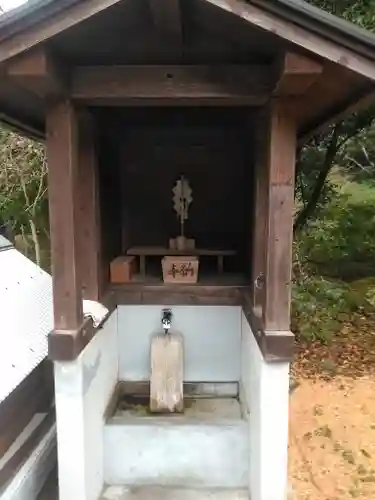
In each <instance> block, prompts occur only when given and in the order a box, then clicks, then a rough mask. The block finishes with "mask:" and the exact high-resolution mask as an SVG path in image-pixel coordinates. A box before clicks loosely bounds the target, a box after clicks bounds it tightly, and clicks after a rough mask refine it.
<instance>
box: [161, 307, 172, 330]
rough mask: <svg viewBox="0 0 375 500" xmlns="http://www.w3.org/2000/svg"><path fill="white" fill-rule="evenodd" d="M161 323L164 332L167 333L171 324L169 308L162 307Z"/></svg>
mask: <svg viewBox="0 0 375 500" xmlns="http://www.w3.org/2000/svg"><path fill="white" fill-rule="evenodd" d="M161 324H162V326H163V330H164V333H165V334H166V335H167V334H168V333H169V329H170V327H171V324H172V311H171V309H163V310H162V316H161Z"/></svg>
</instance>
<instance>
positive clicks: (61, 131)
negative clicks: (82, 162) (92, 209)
mask: <svg viewBox="0 0 375 500" xmlns="http://www.w3.org/2000/svg"><path fill="white" fill-rule="evenodd" d="M46 118H47V119H46V125H47V160H48V194H49V215H50V230H51V253H52V281H53V304H54V328H55V330H57V331H61V330H68V331H76V330H77V329H78V328H79V327H81V325H82V323H83V311H82V290H81V279H80V274H79V272H80V269H79V262H80V257H79V230H80V228H79V220H80V218H79V189H80V186H79V172H78V147H77V116H76V112H75V109H74V107H73V105H72V103H71V102H70V101H58V102H57V103H55V104H53V105H51V106H50V107H49V109H48V110H47V117H46Z"/></svg>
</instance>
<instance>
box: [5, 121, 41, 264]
mask: <svg viewBox="0 0 375 500" xmlns="http://www.w3.org/2000/svg"><path fill="white" fill-rule="evenodd" d="M0 164H1V169H0V213H1V215H2V218H3V221H6V225H7V228H8V230H9V229H11V230H12V232H14V233H15V234H21V235H22V236H23V239H24V241H25V242H28V241H29V239H30V240H31V242H32V248H33V254H34V255H33V257H34V259H35V262H36V263H37V264H38V265H40V264H41V260H42V257H41V253H42V251H41V238H42V237H44V236H47V232H46V230H45V228H46V227H48V210H47V165H46V159H45V154H44V149H43V147H42V146H41V145H40V144H38V143H36V142H34V141H32V140H30V139H27V138H24V137H21V136H19V135H17V134H15V133H13V132H10V131H8V130H6V129H3V128H0Z"/></svg>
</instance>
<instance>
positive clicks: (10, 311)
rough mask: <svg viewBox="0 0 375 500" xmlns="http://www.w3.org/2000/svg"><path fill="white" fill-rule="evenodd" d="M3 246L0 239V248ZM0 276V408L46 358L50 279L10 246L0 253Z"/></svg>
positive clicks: (50, 325)
mask: <svg viewBox="0 0 375 500" xmlns="http://www.w3.org/2000/svg"><path fill="white" fill-rule="evenodd" d="M6 244H9V241H8V240H7V239H6V238H4V237H2V236H0V245H6ZM3 248H5V247H4V246H3ZM0 277H1V278H0V310H1V328H0V344H1V349H0V405H1V403H2V401H4V400H5V398H6V397H7V396H8V395H9V394H10V393H11V392H13V391H14V389H16V387H17V386H18V385H19V384H20V383H21V382H22V381H23V380H24V379H25V378H26V377H27V376H28V375H29V374H30V373H31V372H32V370H33V369H34V368H35V367H36V366H37V365H38V364H39V363H40V362H41V361H42V360H43V359H44V358H45V357H46V355H47V336H48V334H49V332H50V331H51V330H52V328H53V301H52V278H51V276H49V275H48V274H47V273H46V272H44V271H43V270H42V269H40V268H39V267H38V266H37V265H36V264H34V263H33V262H32V261H30V260H29V259H27V258H26V257H25V256H24V255H22V254H21V253H20V252H18V251H17V250H15V249H14V247H11V248H10V249H8V250H7V251H0Z"/></svg>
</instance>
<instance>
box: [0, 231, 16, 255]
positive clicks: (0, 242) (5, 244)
mask: <svg viewBox="0 0 375 500" xmlns="http://www.w3.org/2000/svg"><path fill="white" fill-rule="evenodd" d="M11 248H13V245H12V243H11V242H10V241H9V240H7V239H6V238H5V236H2V235H1V234H0V252H3V251H5V250H10V249H11Z"/></svg>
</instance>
